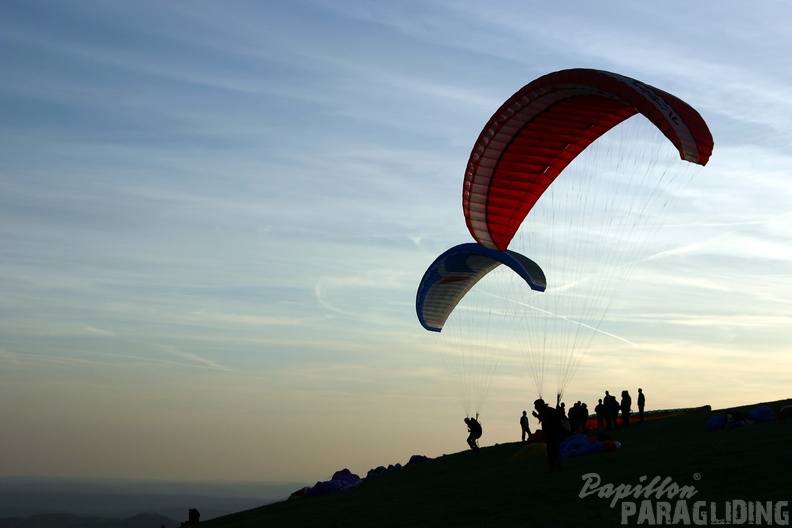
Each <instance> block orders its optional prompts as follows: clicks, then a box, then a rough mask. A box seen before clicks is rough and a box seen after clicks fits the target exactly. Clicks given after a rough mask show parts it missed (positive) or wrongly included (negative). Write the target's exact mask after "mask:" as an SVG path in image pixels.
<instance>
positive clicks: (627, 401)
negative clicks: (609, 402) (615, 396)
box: [621, 390, 632, 427]
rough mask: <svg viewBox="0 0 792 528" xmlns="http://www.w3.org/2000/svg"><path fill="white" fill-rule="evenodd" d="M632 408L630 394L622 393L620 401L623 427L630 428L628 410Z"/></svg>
mask: <svg viewBox="0 0 792 528" xmlns="http://www.w3.org/2000/svg"><path fill="white" fill-rule="evenodd" d="M631 407H632V397H631V396H630V393H629V392H628V391H626V390H623V391H622V399H621V412H622V424H624V427H629V426H630V408H631Z"/></svg>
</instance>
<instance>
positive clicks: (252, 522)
mask: <svg viewBox="0 0 792 528" xmlns="http://www.w3.org/2000/svg"><path fill="white" fill-rule="evenodd" d="M790 403H792V400H785V401H778V402H771V403H768V404H766V405H769V406H770V407H771V408H772V409H774V410H778V409H780V408H781V407H783V406H784V405H789V404H790ZM756 405H758V404H756ZM756 405H747V406H745V407H742V408H740V410H744V411H747V410H750V409H752V408H754V407H755V406H756ZM723 412H724V411H723V410H716V411H712V412H703V413H697V414H687V415H681V416H671V417H668V418H662V419H657V420H653V421H647V422H645V423H643V424H634V425H632V426H631V427H629V428H627V429H622V430H618V431H615V432H614V435H613V436H614V438H615V439H616V440H618V441H619V442H621V444H622V446H623V447H622V449H620V450H618V451H615V452H609V453H599V454H594V455H587V456H581V457H575V458H569V459H566V460H564V469H563V470H562V471H560V472H555V473H553V472H550V470H549V467H548V465H547V460H546V458H544V457H539V458H529V459H523V460H513V459H512V458H513V456H514V455H515V453H517V452H518V451H520V450H521V449H522V447H523V445H522V444H520V443H509V444H501V445H496V446H493V447H487V448H484V449H482V450H481V452H480V453H479V455H474V454H472V453H471V452H462V453H456V454H453V455H446V456H443V457H440V458H437V459H433V460H430V461H428V462H424V463H421V464H418V465H414V466H408V467H406V468H403V469H401V470H399V471H396V472H394V473H391V474H388V475H384V476H381V477H378V478H375V479H367V480H366V482H364V483H363V485H361V486H359V487H357V488H353V489H349V490H346V491H342V492H337V493H334V494H331V495H324V496H316V497H307V498H302V499H298V500H290V501H285V502H280V503H276V504H271V505H268V506H263V507H261V508H257V509H253V510H249V511H245V512H240V513H237V514H233V515H228V516H225V517H220V518H217V519H213V520H211V521H208V522H206V523H203V522H202V523H201V526H202V527H203V528H254V527H255V528H261V527H264V526H279V527H280V526H283V527H289V526H301V527H307V526H350V525H353V526H378V527H379V526H383V527H388V526H399V527H401V526H411V527H412V526H432V527H434V526H449V527H452V526H453V527H464V526H476V527H489V526H493V527H494V526H498V527H500V526H505V527H511V526H515V527H520V526H532V527H542V526H553V527H567V526H568V527H572V526H586V527H598V526H618V525H619V524H620V521H621V507H622V503H617V504H616V505H615V506H614V507H613V508H612V507H611V506H610V503H611V500H610V499H608V498H600V497H598V496H597V495H596V494H592V495H589V496H586V497H584V498H580V497H579V494H580V492H581V489H582V487H583V484H584V480H583V479H582V478H581V477H582V475H584V474H587V473H597V474H599V476H600V477H601V482H602V485H603V486H604V485H605V484H606V483H611V484H613V485H614V486H617V485H619V484H630V485H635V484H638V483H639V478H640V477H642V476H644V475H646V476H647V477H648V478H647V479H646V480H645V481H644V483H645V484H646V483H648V482H649V481H651V480H652V479H653V478H654V477H661V478H662V479H665V478H666V477H671V479H673V482H674V483H676V484H677V485H678V486H694V487H695V490H696V494H695V496H694V497H693V498H692V499H690V500H689V501H688V505H689V506H690V507H691V508H692V506H693V503H694V502H695V501H707V502H715V503H717V508H719V510H718V511H721V510H722V509H723V508H724V502H725V501H733V500H744V501H781V500H786V501H789V500H790V499H792V476H790V475H791V473H792V472H791V471H790V470H791V469H792V420H787V421H783V422H781V421H776V422H771V423H764V424H755V425H751V426H747V427H742V428H732V429H724V430H718V431H711V432H708V431H705V428H704V422H705V420H706V419H707V418H709V417H710V416H712V415H714V414H723ZM627 500H634V499H625V501H627ZM675 501H676V499H673V500H672V501H671V503H672V505H673V504H675ZM652 502H654V503H656V502H657V498H656V497H655V496H652ZM636 504H638V505H639V506H640V501H636ZM631 519H632V520H633V521H635V520H636V519H637V517H635V516H634V517H631ZM691 524H692V522H691Z"/></svg>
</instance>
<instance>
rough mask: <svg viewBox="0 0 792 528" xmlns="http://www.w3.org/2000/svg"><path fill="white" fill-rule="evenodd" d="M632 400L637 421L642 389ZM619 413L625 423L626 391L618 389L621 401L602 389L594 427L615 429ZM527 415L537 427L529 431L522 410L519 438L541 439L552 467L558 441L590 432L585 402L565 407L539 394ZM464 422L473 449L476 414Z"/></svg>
mask: <svg viewBox="0 0 792 528" xmlns="http://www.w3.org/2000/svg"><path fill="white" fill-rule="evenodd" d="M636 403H637V406H638V415H637V416H638V421H639V422H643V421H644V408H645V407H646V396H645V395H644V393H643V389H640V388H639V389H638V399H637V402H636ZM619 413H621V427H629V426H630V415H631V413H632V396H630V392H629V391H628V390H623V391H622V392H621V401H619V400H617V399H616V397H615V396H613V395H611V393H610V391H605V396H604V397H603V398H600V399H599V400H598V403H597V405H596V406H595V407H594V416H595V417H596V419H597V427H596V431H597V432H598V433H601V432H604V431H610V430H613V429H618V428H619ZM531 415H532V416H534V418H536V419H537V420H538V421H539V424H540V425H541V429H537V430H536V431H535V432H534V433H531V427H530V424H529V422H528V411H523V413H522V416H521V417H520V433H521V440H522V442H532V441H543V442H544V443H545V444H546V445H547V460H548V462H549V464H550V468H551V469H552V470H554V471H555V470H559V469H561V457H560V455H559V446H560V445H561V442H562V441H563V440H564V439H565V438H566V437H567V436H569V435H570V434H575V433H583V434H588V433H589V432H592V431H590V429H589V426H588V423H589V418H590V416H589V409H588V406H587V405H586V404H585V403H583V402H581V401H577V402H575V403H574V405H573V406H572V407H571V408H570V409H569V411H567V409H566V404H565V403H564V402H562V401H561V397H560V396H559V397H558V398H557V401H556V406H555V407H552V406H551V405H549V404H548V403H546V402H545V401H544V400H543V399H541V398H540V399H538V400H536V401H535V402H534V410H533V411H532V412H531ZM465 424H467V426H468V433H469V434H468V439H467V443H468V445H469V446H470V449H471V450H472V451H473V452H474V453H477V452H478V450H479V447H478V439H479V438H481V435H482V428H481V423H480V422H479V421H478V414H476V417H475V418H469V417H468V418H465Z"/></svg>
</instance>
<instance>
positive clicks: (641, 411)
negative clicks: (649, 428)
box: [638, 389, 646, 422]
mask: <svg viewBox="0 0 792 528" xmlns="http://www.w3.org/2000/svg"><path fill="white" fill-rule="evenodd" d="M645 406H646V396H644V393H643V389H638V420H639V421H641V422H643V421H644V407H645Z"/></svg>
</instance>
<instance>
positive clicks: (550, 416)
mask: <svg viewBox="0 0 792 528" xmlns="http://www.w3.org/2000/svg"><path fill="white" fill-rule="evenodd" d="M534 409H536V412H534V416H536V417H537V418H538V419H539V421H540V422H542V433H544V438H545V443H546V444H547V461H548V462H549V464H550V469H551V470H552V471H558V470H560V469H561V452H560V450H559V446H560V445H561V441H562V440H563V439H564V437H565V436H566V434H565V431H564V427H563V426H562V425H561V417H560V416H559V412H558V410H557V409H553V408H552V407H550V406H549V405H547V404H546V403H545V401H544V400H543V399H541V398H539V399H538V400H536V401H535V402H534Z"/></svg>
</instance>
